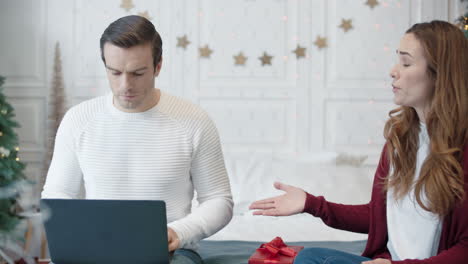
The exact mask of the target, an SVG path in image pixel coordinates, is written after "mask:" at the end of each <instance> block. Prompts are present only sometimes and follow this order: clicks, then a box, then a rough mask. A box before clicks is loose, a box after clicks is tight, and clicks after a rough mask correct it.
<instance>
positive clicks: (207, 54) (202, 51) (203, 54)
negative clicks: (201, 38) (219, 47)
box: [199, 45, 213, 58]
mask: <svg viewBox="0 0 468 264" xmlns="http://www.w3.org/2000/svg"><path fill="white" fill-rule="evenodd" d="M199 50H200V57H202V58H209V57H210V55H211V53H213V50H211V49H210V48H209V47H208V45H205V47H202V48H199Z"/></svg>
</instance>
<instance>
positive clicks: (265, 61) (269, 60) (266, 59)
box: [258, 52, 273, 66]
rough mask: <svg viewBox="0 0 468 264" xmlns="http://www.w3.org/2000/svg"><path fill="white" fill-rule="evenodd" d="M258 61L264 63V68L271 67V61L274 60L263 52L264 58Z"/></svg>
mask: <svg viewBox="0 0 468 264" xmlns="http://www.w3.org/2000/svg"><path fill="white" fill-rule="evenodd" d="M258 59H259V60H261V61H262V66H265V65H271V59H273V56H270V55H268V54H267V53H266V52H263V56H261V57H258Z"/></svg>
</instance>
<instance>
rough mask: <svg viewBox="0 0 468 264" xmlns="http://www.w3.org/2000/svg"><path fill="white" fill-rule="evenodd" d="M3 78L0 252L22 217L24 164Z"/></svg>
mask: <svg viewBox="0 0 468 264" xmlns="http://www.w3.org/2000/svg"><path fill="white" fill-rule="evenodd" d="M4 80H5V78H3V77H1V76H0V251H1V249H2V248H4V247H3V246H2V245H3V244H4V243H7V242H8V240H10V239H12V238H13V239H15V238H14V235H13V234H14V233H15V232H14V230H15V228H16V227H17V225H18V224H19V223H20V220H21V217H20V216H19V215H18V213H19V205H18V198H19V191H20V189H21V186H22V185H23V184H24V183H25V182H26V177H25V175H24V174H23V170H24V168H25V165H24V164H23V163H21V162H20V160H19V158H18V151H19V147H18V137H17V135H16V133H15V131H14V128H16V127H18V124H17V123H16V122H15V121H14V120H13V118H14V116H15V114H14V111H13V107H12V106H11V105H10V104H9V103H8V102H7V101H6V97H5V95H4V94H3V91H2V85H3V83H4ZM0 253H1V252H0ZM0 259H1V257H0Z"/></svg>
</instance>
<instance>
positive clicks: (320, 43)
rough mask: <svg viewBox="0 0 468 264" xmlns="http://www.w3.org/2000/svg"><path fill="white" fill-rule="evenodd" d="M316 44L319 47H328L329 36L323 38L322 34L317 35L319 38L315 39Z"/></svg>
mask: <svg viewBox="0 0 468 264" xmlns="http://www.w3.org/2000/svg"><path fill="white" fill-rule="evenodd" d="M314 44H315V46H317V47H318V48H319V49H323V48H326V47H327V38H322V37H320V36H317V39H316V40H315V42H314Z"/></svg>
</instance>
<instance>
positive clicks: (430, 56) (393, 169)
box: [250, 21, 468, 264]
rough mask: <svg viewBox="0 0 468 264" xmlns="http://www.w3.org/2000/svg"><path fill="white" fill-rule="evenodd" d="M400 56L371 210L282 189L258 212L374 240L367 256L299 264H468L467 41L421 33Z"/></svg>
mask: <svg viewBox="0 0 468 264" xmlns="http://www.w3.org/2000/svg"><path fill="white" fill-rule="evenodd" d="M397 56H398V57H399V62H398V63H397V64H396V65H395V66H394V67H393V68H392V70H391V72H390V75H391V77H392V78H393V83H392V87H393V92H394V98H393V99H394V102H395V104H397V105H399V106H400V107H399V108H397V109H394V110H392V111H391V112H390V118H389V120H388V121H387V123H386V125H385V129H384V136H385V139H386V144H385V146H384V148H383V151H382V155H381V158H380V162H379V165H378V168H377V171H376V174H375V178H374V184H373V190H372V196H371V201H370V202H369V203H368V204H364V205H342V204H335V203H331V202H327V201H326V200H325V199H324V198H323V197H316V196H314V195H311V194H308V193H306V192H305V191H303V190H302V189H299V188H297V187H293V186H288V185H285V184H282V183H275V187H276V188H277V189H279V190H283V191H285V194H283V195H281V196H277V197H273V198H269V199H265V200H260V201H256V202H254V203H252V204H251V206H250V209H256V210H257V211H255V212H254V214H256V215H271V216H285V215H293V214H297V213H301V212H307V213H310V214H312V215H314V216H316V217H320V218H321V219H322V220H323V222H324V223H325V224H327V225H329V226H331V227H333V228H338V229H342V230H347V231H352V232H359V233H368V234H369V236H368V241H367V245H366V248H365V250H364V252H363V254H362V256H356V255H352V254H348V253H345V252H340V251H336V250H331V249H321V248H309V249H304V250H303V251H301V252H300V253H299V254H298V256H297V257H296V259H295V262H294V263H296V264H305V263H317V264H318V263H320V264H322V263H328V264H338V263H339V264H343V263H346V264H347V263H349V264H351V263H353V264H354V263H366V264H370V263H372V264H390V263H405V264H407V263H408V264H419V263H421V264H423V263H431V264H433V263H434V264H435V263H441V264H442V263H443V264H462V263H468V199H467V195H468V40H467V39H466V38H465V36H464V35H463V33H462V31H461V30H460V29H458V28H457V27H455V26H453V25H452V24H450V23H447V22H443V21H432V22H430V23H420V24H415V25H413V26H412V27H411V28H410V29H409V30H408V31H407V32H406V34H405V35H404V36H403V38H402V39H401V42H400V47H399V49H398V50H397Z"/></svg>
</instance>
